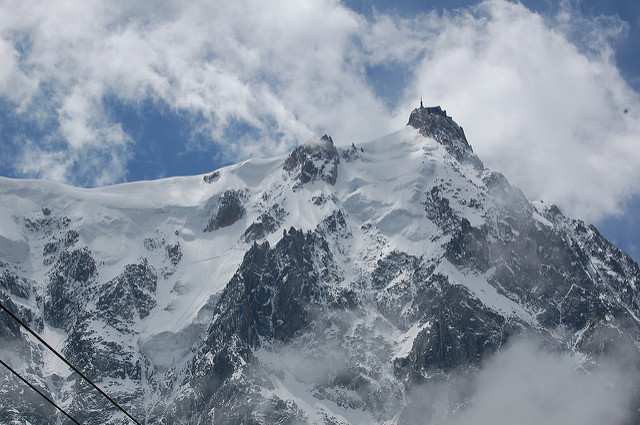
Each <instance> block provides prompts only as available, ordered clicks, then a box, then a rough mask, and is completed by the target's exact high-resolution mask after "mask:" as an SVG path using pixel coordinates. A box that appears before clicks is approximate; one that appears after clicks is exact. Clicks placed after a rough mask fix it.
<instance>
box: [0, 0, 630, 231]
mask: <svg viewBox="0 0 640 425" xmlns="http://www.w3.org/2000/svg"><path fill="white" fill-rule="evenodd" d="M567 4H569V3H567ZM0 8H1V10H0V12H1V13H0V58H2V59H3V60H2V65H0V96H1V97H2V98H4V99H5V100H8V101H9V102H13V103H15V105H16V111H17V112H18V113H22V114H23V115H24V116H25V117H27V116H28V117H29V119H33V117H34V116H35V117H38V118H37V119H38V122H40V123H47V124H46V125H49V124H50V123H51V122H52V121H53V122H55V123H57V127H56V128H54V129H52V131H51V134H52V137H54V136H55V137H58V138H59V140H58V143H51V142H50V140H49V141H43V142H41V143H40V142H39V143H38V144H37V146H38V148H39V150H40V151H41V152H42V153H47V152H48V153H49V155H48V158H49V159H50V161H54V159H55V158H60V161H59V162H58V166H59V167H62V168H66V170H67V171H66V172H63V173H62V172H58V173H55V175H56V176H57V178H61V179H63V180H65V181H68V182H72V183H82V184H88V185H95V184H98V181H100V182H102V183H108V182H109V181H108V179H106V180H105V178H106V177H104V176H111V178H113V180H112V181H122V180H123V179H124V176H125V175H126V161H127V159H128V158H129V155H130V151H131V149H129V148H127V146H128V145H130V144H131V143H135V141H134V140H132V139H131V136H130V135H127V134H125V133H124V131H123V130H122V128H121V126H120V125H119V123H117V122H114V120H113V118H112V117H110V116H109V115H108V113H107V111H106V110H105V107H104V105H103V98H104V96H105V95H109V96H113V97H115V98H116V99H119V100H120V101H123V102H127V103H129V104H131V105H137V104H142V102H143V101H144V100H148V99H152V100H158V101H161V102H162V103H163V104H166V105H168V107H169V108H170V110H172V111H176V112H179V113H180V114H182V115H186V116H189V114H192V115H193V116H194V117H197V119H194V121H193V126H194V128H193V131H194V132H196V133H198V134H201V135H208V137H209V138H211V139H212V140H214V141H215V142H216V143H217V144H218V147H219V150H220V154H221V157H224V158H225V159H226V160H231V161H234V160H240V159H244V158H246V157H248V156H267V155H272V154H276V153H281V152H284V151H286V150H288V149H291V148H292V147H293V146H295V145H297V144H299V143H301V142H302V141H304V140H306V139H307V138H308V137H310V136H311V135H313V134H316V135H318V134H323V133H329V134H331V135H332V136H333V138H334V140H335V141H336V142H337V143H342V144H349V143H351V142H356V143H357V142H365V141H368V140H370V139H371V138H373V137H376V136H380V135H383V134H385V133H388V132H390V131H394V130H396V129H398V128H399V127H401V126H403V125H404V124H405V123H406V120H407V117H408V114H409V112H410V110H411V108H413V107H414V106H415V105H416V104H417V99H418V98H419V97H420V96H424V97H425V103H428V104H440V105H442V106H443V107H444V108H446V109H447V110H448V111H449V113H450V114H451V115H452V116H453V117H454V119H456V120H457V121H458V123H460V124H461V125H462V126H464V128H465V130H466V133H467V136H468V137H469V141H470V143H471V144H472V145H473V146H474V148H475V150H476V151H477V153H478V154H479V156H480V157H481V159H483V160H484V162H485V164H487V165H488V166H489V167H491V168H493V169H497V170H501V171H503V172H504V173H505V174H506V175H507V177H508V178H509V179H510V180H511V181H512V183H514V184H516V185H517V186H519V187H521V188H522V189H523V190H524V191H525V194H527V196H528V197H529V198H531V199H538V198H541V199H544V200H545V201H548V202H554V203H557V204H559V205H560V206H561V207H562V208H563V209H565V211H566V212H568V213H569V214H571V215H578V216H581V217H584V218H589V219H597V218H600V217H602V216H603V215H606V214H615V213H618V212H620V211H622V210H623V206H624V201H625V200H626V199H628V198H630V197H633V196H637V195H638V189H637V187H640V186H639V185H638V183H640V171H639V170H640V167H638V165H639V163H640V146H638V144H639V142H638V140H640V124H639V123H640V120H639V119H638V118H639V117H640V100H639V99H638V95H637V94H636V93H635V92H633V91H632V90H631V89H630V88H629V87H628V86H627V85H626V84H625V82H624V81H623V80H622V78H621V77H620V75H619V73H618V71H617V69H616V67H615V65H614V64H613V62H612V50H611V47H610V40H612V39H615V37H619V36H620V35H621V34H624V31H625V28H624V26H623V25H622V24H620V21H619V20H616V19H612V18H602V19H597V20H596V21H593V22H590V21H587V20H585V19H584V18H582V17H580V16H578V15H576V13H577V12H576V10H575V9H572V8H570V7H568V6H567V7H565V9H563V11H562V13H560V14H559V15H558V16H556V17H552V18H549V19H547V20H544V19H543V18H541V17H540V16H538V15H536V14H534V13H532V12H530V11H529V10H527V9H526V8H525V7H523V6H522V5H520V4H514V3H509V2H506V1H504V0H488V1H486V2H484V3H482V4H480V5H479V6H477V7H476V8H475V9H473V10H470V11H469V10H467V11H464V10H461V11H456V12H445V13H444V14H443V15H439V14H436V13H431V14H424V15H417V16H416V17H415V18H413V19H401V18H399V17H398V16H395V15H393V16H388V15H385V14H383V13H374V14H373V16H372V17H370V18H365V17H364V16H361V15H358V14H357V13H355V12H353V11H351V10H349V9H347V8H345V7H344V6H343V5H342V3H340V2H338V1H337V0H307V1H301V2H288V1H284V0H280V1H275V2H268V3H265V2H260V1H257V0H243V1H236V2H210V1H204V0H202V1H193V2H178V1H169V0H167V1H163V2H134V3H132V2H126V1H118V2H109V3H106V4H105V3H94V2H82V1H79V0H57V1H51V2H47V3H44V4H43V3H41V2H37V1H35V0H21V1H8V2H4V3H3V5H2V6H0ZM568 40H578V42H579V43H581V45H580V48H578V47H576V46H575V45H574V44H572V43H571V42H570V41H568ZM386 64H394V65H396V67H401V68H404V69H408V70H409V71H408V72H407V74H406V75H408V76H409V77H408V80H406V81H405V82H403V83H402V87H404V94H403V95H402V96H400V97H401V98H402V100H401V101H400V102H389V101H388V100H387V99H380V98H378V97H377V96H376V94H375V93H376V90H374V87H372V86H371V83H370V81H369V80H368V77H367V71H366V70H367V67H369V66H385V65H386ZM391 69H393V68H391ZM390 78H394V77H393V75H391V76H390ZM390 104H397V105H399V106H398V107H397V108H396V110H394V111H389V110H388V109H387V108H388V107H387V106H386V105H390ZM625 109H627V110H628V113H626V114H625V113H624V110H625ZM25 119H27V118H25ZM238 122H241V123H244V124H245V125H248V126H250V127H251V128H253V130H254V131H252V132H251V133H249V134H248V135H238V134H237V132H235V131H234V126H235V125H236V124H237V123H238ZM43 125H44V124H43ZM197 139H198V140H200V142H199V143H202V140H203V138H202V137H200V138H197ZM60 142H62V143H60ZM34 143H36V142H35V141H34ZM191 143H195V142H193V141H192V142H191ZM189 146H190V147H191V148H193V147H194V146H191V145H189ZM107 151H109V152H112V154H113V155H109V158H110V160H109V162H108V164H107V167H109V168H110V171H108V172H107V173H103V174H104V176H103V177H99V175H98V174H95V175H94V174H93V173H92V171H91V170H85V171H86V174H78V172H79V170H81V169H82V167H78V161H79V160H80V158H85V159H86V158H89V157H90V156H91V152H96V154H97V156H96V157H97V158H104V156H105V152H107ZM62 154H64V155H62ZM26 156H28V153H25V157H26ZM37 163H38V162H36V163H35V164H37ZM35 164H34V165H32V166H30V167H29V168H30V169H32V170H35V167H36V165H35ZM116 170H120V171H116ZM34 172H35V171H34ZM32 174H34V173H33V172H32ZM49 174H50V173H48V172H47V171H46V170H42V172H40V173H35V175H40V176H47V175H49Z"/></svg>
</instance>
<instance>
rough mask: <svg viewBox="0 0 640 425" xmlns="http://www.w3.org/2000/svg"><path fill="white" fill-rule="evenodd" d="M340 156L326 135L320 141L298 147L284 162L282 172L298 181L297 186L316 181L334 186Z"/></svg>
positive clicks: (331, 140)
mask: <svg viewBox="0 0 640 425" xmlns="http://www.w3.org/2000/svg"><path fill="white" fill-rule="evenodd" d="M339 163H340V155H339V154H338V150H337V149H336V147H335V146H334V145H333V139H331V137H329V136H327V135H326V134H325V135H324V136H322V138H321V139H320V140H313V141H310V142H308V143H306V144H304V145H302V146H298V147H297V148H296V149H295V150H294V151H293V152H291V154H290V155H289V157H288V158H287V159H286V160H285V162H284V167H283V168H284V170H285V171H287V172H288V173H289V174H290V175H292V176H293V178H294V179H295V180H297V181H298V184H299V185H303V184H305V183H309V182H314V181H317V180H321V181H325V182H328V183H330V184H332V185H333V184H336V181H337V178H338V164H339Z"/></svg>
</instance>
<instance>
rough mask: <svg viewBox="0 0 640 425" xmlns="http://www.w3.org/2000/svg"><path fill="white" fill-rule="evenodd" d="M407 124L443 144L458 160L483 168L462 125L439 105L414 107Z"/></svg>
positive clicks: (479, 168)
mask: <svg viewBox="0 0 640 425" xmlns="http://www.w3.org/2000/svg"><path fill="white" fill-rule="evenodd" d="M407 125H410V126H411V127H413V128H416V129H418V130H420V134H422V135H423V136H425V137H430V138H432V139H434V140H435V141H437V142H438V143H440V144H441V145H443V146H444V147H445V148H446V149H447V152H449V153H450V154H451V155H453V156H454V157H455V158H456V159H457V160H458V161H460V162H467V163H470V164H472V165H473V166H474V167H475V168H476V169H478V170H482V169H483V168H484V166H483V165H482V161H480V159H479V158H478V157H477V156H476V155H475V154H474V153H473V149H471V146H470V145H469V142H467V137H466V136H465V135H464V131H463V130H462V127H460V126H459V125H458V124H456V123H455V121H453V120H452V119H451V117H449V116H448V115H447V113H446V111H443V110H442V109H441V108H440V107H439V106H436V107H429V108H424V107H422V106H421V107H420V108H416V109H414V110H413V112H411V115H410V116H409V122H408V123H407Z"/></svg>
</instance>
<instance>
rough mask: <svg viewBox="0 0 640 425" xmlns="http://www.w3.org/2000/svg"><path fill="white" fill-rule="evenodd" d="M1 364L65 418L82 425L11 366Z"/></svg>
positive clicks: (0, 360)
mask: <svg viewBox="0 0 640 425" xmlns="http://www.w3.org/2000/svg"><path fill="white" fill-rule="evenodd" d="M0 363H2V365H3V366H4V367H6V368H7V369H9V371H10V372H11V373H13V374H14V375H16V376H17V377H18V378H20V380H21V381H22V382H24V383H25V384H27V385H28V386H29V387H31V389H32V390H33V391H35V392H37V393H38V394H40V395H41V396H42V397H44V399H45V400H47V401H48V402H49V403H51V404H53V406H54V407H55V408H56V409H58V410H59V411H61V412H62V413H64V414H65V416H66V417H67V418H69V419H71V420H72V421H73V422H75V423H77V424H78V425H80V422H78V421H77V420H75V418H74V417H73V416H71V415H70V414H68V413H67V412H65V411H64V409H63V408H62V407H60V406H58V405H57V404H56V402H55V401H53V400H51V399H50V398H49V397H47V395H46V394H45V393H43V392H42V391H40V390H39V389H38V388H37V387H36V386H35V385H33V384H32V383H31V382H29V381H27V380H26V379H25V378H24V377H23V376H22V375H20V374H19V373H18V372H16V371H15V370H13V369H12V368H11V366H9V365H8V364H6V363H5V362H4V361H2V359H0Z"/></svg>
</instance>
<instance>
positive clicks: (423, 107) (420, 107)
mask: <svg viewBox="0 0 640 425" xmlns="http://www.w3.org/2000/svg"><path fill="white" fill-rule="evenodd" d="M422 108H424V106H422V96H420V109H422Z"/></svg>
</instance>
